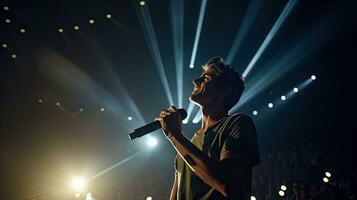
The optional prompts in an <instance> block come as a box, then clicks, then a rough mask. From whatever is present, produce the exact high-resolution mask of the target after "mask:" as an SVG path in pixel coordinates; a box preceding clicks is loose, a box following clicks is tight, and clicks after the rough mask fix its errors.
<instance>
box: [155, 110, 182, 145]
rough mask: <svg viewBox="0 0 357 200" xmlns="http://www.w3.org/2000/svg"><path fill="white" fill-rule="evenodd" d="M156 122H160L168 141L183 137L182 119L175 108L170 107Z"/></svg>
mask: <svg viewBox="0 0 357 200" xmlns="http://www.w3.org/2000/svg"><path fill="white" fill-rule="evenodd" d="M155 121H159V122H160V124H161V127H162V130H163V132H164V133H165V136H166V137H167V139H169V140H171V139H172V138H173V137H177V136H180V135H182V119H181V115H180V113H179V112H177V109H176V107H175V106H170V107H169V108H168V109H167V110H163V111H161V112H160V115H159V117H157V118H155Z"/></svg>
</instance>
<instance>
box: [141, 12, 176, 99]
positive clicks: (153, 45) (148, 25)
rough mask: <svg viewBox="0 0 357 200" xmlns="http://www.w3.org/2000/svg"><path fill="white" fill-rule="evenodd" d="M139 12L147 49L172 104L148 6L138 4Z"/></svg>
mask: <svg viewBox="0 0 357 200" xmlns="http://www.w3.org/2000/svg"><path fill="white" fill-rule="evenodd" d="M140 14H141V15H140V17H139V21H140V24H141V26H142V28H143V29H144V36H145V39H146V42H147V44H148V46H149V50H150V53H151V56H152V58H153V61H154V63H155V67H156V70H157V72H158V73H159V76H160V79H161V82H162V85H163V87H164V90H165V93H166V97H167V100H168V101H169V104H170V105H174V101H173V98H172V94H171V90H170V86H169V83H168V81H167V77H166V73H165V68H164V64H163V62H162V58H161V54H160V49H159V45H158V42H157V39H156V35H155V31H154V26H153V24H152V21H151V16H150V12H149V8H148V6H140Z"/></svg>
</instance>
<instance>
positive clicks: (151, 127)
mask: <svg viewBox="0 0 357 200" xmlns="http://www.w3.org/2000/svg"><path fill="white" fill-rule="evenodd" d="M177 112H179V113H180V115H181V119H182V120H184V119H185V118H186V117H187V112H186V110H185V109H183V108H180V109H178V110H177ZM159 128H161V124H160V122H159V121H154V122H151V123H149V124H146V125H145V126H142V127H140V128H137V129H135V130H134V132H132V133H130V134H129V138H130V139H131V140H132V139H135V138H138V137H141V136H144V135H146V134H148V133H150V132H152V131H155V130H156V129H159Z"/></svg>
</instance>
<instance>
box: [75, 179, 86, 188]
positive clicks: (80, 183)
mask: <svg viewBox="0 0 357 200" xmlns="http://www.w3.org/2000/svg"><path fill="white" fill-rule="evenodd" d="M71 186H72V187H73V188H74V189H76V190H82V189H84V188H85V186H86V183H85V181H84V180H83V179H81V178H74V179H73V180H72V181H71Z"/></svg>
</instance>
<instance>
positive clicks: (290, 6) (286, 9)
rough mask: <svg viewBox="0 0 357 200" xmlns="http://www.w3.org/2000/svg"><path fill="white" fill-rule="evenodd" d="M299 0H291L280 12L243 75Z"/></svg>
mask: <svg viewBox="0 0 357 200" xmlns="http://www.w3.org/2000/svg"><path fill="white" fill-rule="evenodd" d="M296 2H297V0H289V2H288V3H287V4H286V6H285V7H284V10H283V12H282V13H281V14H280V16H279V18H278V19H277V20H276V22H275V24H274V25H273V27H272V29H271V30H270V31H269V33H268V35H267V36H266V38H265V39H264V41H263V43H262V45H261V46H260V47H259V49H258V51H257V52H256V53H255V55H254V57H253V59H252V60H251V61H250V62H249V64H248V66H247V68H246V69H245V70H244V72H243V76H244V77H247V75H248V73H249V72H250V70H252V68H253V67H254V65H255V63H256V62H257V61H258V59H259V58H260V56H261V55H262V53H263V52H264V50H265V49H266V47H267V46H268V45H269V43H270V41H271V40H272V39H273V38H274V36H275V34H276V33H277V32H278V30H279V28H280V27H281V25H282V24H283V22H284V21H285V19H286V18H287V17H288V15H289V13H290V12H291V10H292V9H293V8H294V6H295V4H296Z"/></svg>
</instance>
